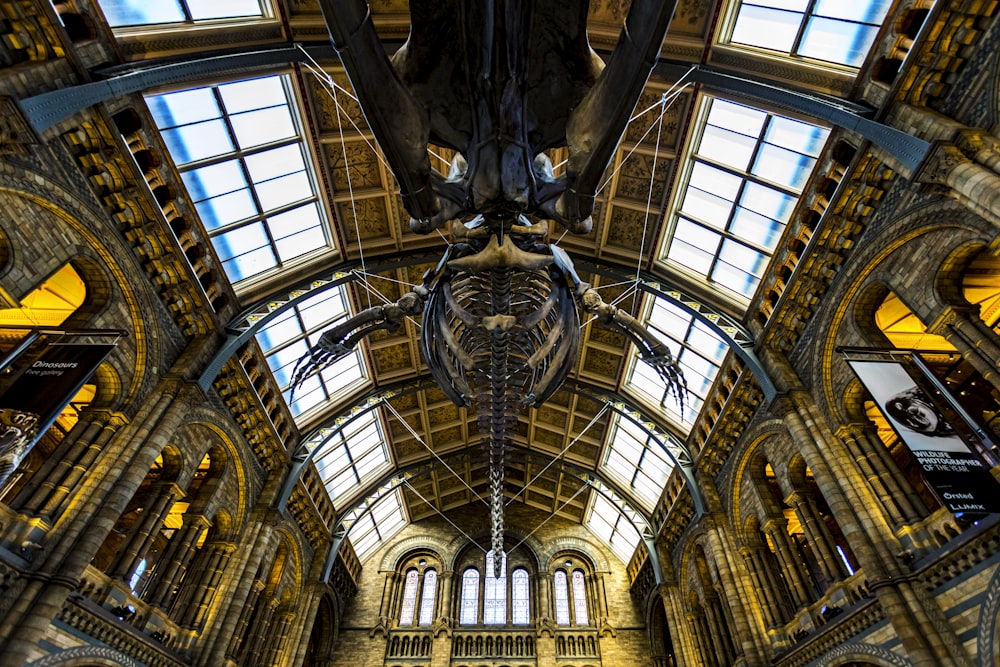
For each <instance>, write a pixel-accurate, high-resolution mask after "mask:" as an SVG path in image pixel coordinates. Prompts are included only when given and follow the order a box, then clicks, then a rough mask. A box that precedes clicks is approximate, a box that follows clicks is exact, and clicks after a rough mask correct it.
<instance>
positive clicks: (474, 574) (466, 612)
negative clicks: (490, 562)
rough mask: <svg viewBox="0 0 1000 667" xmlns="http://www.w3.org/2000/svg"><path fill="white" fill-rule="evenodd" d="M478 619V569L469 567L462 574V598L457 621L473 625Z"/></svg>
mask: <svg viewBox="0 0 1000 667" xmlns="http://www.w3.org/2000/svg"><path fill="white" fill-rule="evenodd" d="M478 620H479V571H478V570H474V569H472V568H469V569H468V570H466V571H465V574H463V575H462V600H461V609H460V611H459V619H458V622H459V623H461V624H462V625H475V624H476V622H477V621H478Z"/></svg>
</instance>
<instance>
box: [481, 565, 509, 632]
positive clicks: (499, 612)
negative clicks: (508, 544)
mask: <svg viewBox="0 0 1000 667" xmlns="http://www.w3.org/2000/svg"><path fill="white" fill-rule="evenodd" d="M501 558H502V560H501V563H500V577H499V578H497V577H494V576H493V563H494V556H493V552H492V551H491V552H489V553H488V554H486V594H485V596H484V597H483V623H484V624H486V625H503V624H505V623H506V622H507V554H502V555H501Z"/></svg>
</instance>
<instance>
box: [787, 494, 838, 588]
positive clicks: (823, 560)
mask: <svg viewBox="0 0 1000 667" xmlns="http://www.w3.org/2000/svg"><path fill="white" fill-rule="evenodd" d="M785 502H786V503H787V504H788V506H789V507H791V508H792V509H793V510H794V511H795V516H796V517H798V519H799V523H800V524H802V530H803V531H804V532H805V535H806V539H807V540H808V541H809V546H810V547H811V548H812V552H813V554H814V555H815V556H816V561H817V564H818V565H819V568H820V570H821V571H822V572H823V576H824V577H826V583H827V586H829V585H830V584H832V583H833V582H835V581H840V580H841V579H843V578H844V577H845V576H846V575H847V572H845V571H844V564H843V562H842V561H841V558H840V556H839V554H838V552H837V543H836V542H835V541H834V539H833V535H831V534H830V529H829V528H828V527H827V525H826V521H825V520H824V519H823V517H822V515H821V514H820V512H819V507H817V506H816V502H815V501H814V500H813V498H812V497H811V496H810V495H809V494H808V493H807V492H804V491H793V492H792V493H791V494H789V496H788V497H787V498H785Z"/></svg>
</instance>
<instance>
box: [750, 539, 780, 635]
mask: <svg viewBox="0 0 1000 667" xmlns="http://www.w3.org/2000/svg"><path fill="white" fill-rule="evenodd" d="M763 549H764V547H762V546H754V547H740V555H741V556H742V557H743V561H744V562H745V563H746V567H747V571H748V572H750V576H751V578H752V579H753V585H754V590H755V591H756V592H757V599H758V601H759V602H760V606H761V609H762V611H763V612H764V622H765V624H766V625H767V627H769V628H776V627H780V626H781V625H783V624H784V622H785V615H784V614H783V613H782V605H781V603H780V601H779V597H778V590H777V588H776V584H775V579H774V578H773V577H772V576H771V573H769V572H768V571H767V570H768V569H769V568H768V567H767V565H766V562H765V561H764V559H763V554H762V553H761V552H762V551H763Z"/></svg>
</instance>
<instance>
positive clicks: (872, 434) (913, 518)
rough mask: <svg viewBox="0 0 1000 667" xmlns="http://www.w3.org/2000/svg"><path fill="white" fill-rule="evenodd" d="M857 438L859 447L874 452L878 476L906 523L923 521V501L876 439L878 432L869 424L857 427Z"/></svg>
mask: <svg viewBox="0 0 1000 667" xmlns="http://www.w3.org/2000/svg"><path fill="white" fill-rule="evenodd" d="M857 438H858V444H859V445H862V446H863V448H864V449H865V450H866V451H869V452H874V453H875V456H877V457H878V460H879V462H880V468H879V469H880V471H881V472H880V476H881V477H882V479H883V480H885V485H886V487H887V488H888V489H890V492H891V493H892V495H893V499H894V500H895V501H896V502H897V503H899V506H900V508H901V510H902V511H903V512H904V514H905V516H906V517H907V523H916V522H918V521H920V520H921V519H923V518H924V517H925V516H926V515H927V510H926V508H925V507H924V503H923V501H922V500H920V495H919V494H918V493H917V491H916V489H914V488H913V485H912V484H910V480H909V479H907V478H906V475H905V474H903V471H902V470H901V469H900V467H899V465H898V464H897V463H896V460H895V459H894V458H892V452H891V451H889V448H888V447H886V446H885V443H884V442H882V439H881V438H880V437H878V432H877V431H876V430H875V427H874V426H873V425H872V424H871V422H867V423H865V424H861V425H860V426H858V427H857ZM897 489H898V490H897Z"/></svg>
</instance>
